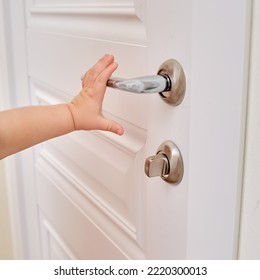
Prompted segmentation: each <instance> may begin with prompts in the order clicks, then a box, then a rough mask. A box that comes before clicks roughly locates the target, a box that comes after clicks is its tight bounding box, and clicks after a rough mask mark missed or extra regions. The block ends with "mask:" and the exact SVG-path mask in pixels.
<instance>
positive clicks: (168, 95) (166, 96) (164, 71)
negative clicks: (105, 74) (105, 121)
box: [107, 59, 186, 105]
mask: <svg viewBox="0 0 260 280" xmlns="http://www.w3.org/2000/svg"><path fill="white" fill-rule="evenodd" d="M107 86H108V87H112V88H115V89H119V90H124V91H129V92H134V93H137V94H140V93H141V94H142V93H144V94H146V93H159V94H160V96H161V98H162V99H163V101H165V102H166V103H168V104H171V105H179V104H180V103H181V102H182V100H183V98H184V95H185V90H186V79H185V74H184V71H183V69H182V67H181V65H180V64H179V63H178V61H176V60H174V59H169V60H167V61H165V62H164V63H163V64H162V65H161V66H160V68H159V70H158V73H157V75H153V76H144V77H138V78H134V79H122V78H113V77H112V78H111V79H109V80H108V82H107Z"/></svg>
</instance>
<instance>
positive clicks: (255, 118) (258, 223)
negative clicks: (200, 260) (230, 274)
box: [239, 0, 260, 259]
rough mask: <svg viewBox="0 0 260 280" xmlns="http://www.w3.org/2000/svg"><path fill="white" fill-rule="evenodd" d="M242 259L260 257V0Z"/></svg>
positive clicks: (251, 85) (252, 72)
mask: <svg viewBox="0 0 260 280" xmlns="http://www.w3.org/2000/svg"><path fill="white" fill-rule="evenodd" d="M251 40H252V41H251V57H250V80H249V99H248V116H247V133H246V150H245V151H246V153H245V170H244V186H243V196H242V208H241V214H242V216H241V230H240V244H239V245H240V246H239V248H240V250H239V258H240V259H260V1H259V0H254V1H253V17H252V38H251Z"/></svg>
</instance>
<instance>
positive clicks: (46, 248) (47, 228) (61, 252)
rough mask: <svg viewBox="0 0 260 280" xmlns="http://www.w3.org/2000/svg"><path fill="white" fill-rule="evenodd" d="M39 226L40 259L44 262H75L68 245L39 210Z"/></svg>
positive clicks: (75, 258) (74, 256)
mask: <svg viewBox="0 0 260 280" xmlns="http://www.w3.org/2000/svg"><path fill="white" fill-rule="evenodd" d="M39 224H40V231H41V236H42V239H41V242H42V258H43V259H46V260H77V259H78V257H77V256H76V255H75V254H74V253H73V252H72V251H71V250H70V248H69V247H68V244H66V242H65V241H64V240H63V238H62V237H61V236H60V235H59V234H58V233H57V231H56V230H55V229H54V227H53V226H52V225H51V224H50V223H49V222H48V220H47V219H46V217H44V215H43V214H42V213H41V212H40V210H39Z"/></svg>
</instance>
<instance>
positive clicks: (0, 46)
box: [0, 0, 13, 259]
mask: <svg viewBox="0 0 260 280" xmlns="http://www.w3.org/2000/svg"><path fill="white" fill-rule="evenodd" d="M4 46H5V45H4V31H3V9H2V0H0V110H1V109H3V103H4V102H3V101H4V98H3V93H4V92H5V91H6V90H7V85H6V71H5V70H6V69H5V67H6V57H5V47H4ZM8 210H9V209H8V199H7V186H6V181H5V172H4V161H1V160H0V259H12V258H13V253H12V242H11V229H10V218H9V211H8Z"/></svg>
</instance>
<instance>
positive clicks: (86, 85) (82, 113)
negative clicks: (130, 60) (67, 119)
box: [68, 55, 124, 135]
mask: <svg viewBox="0 0 260 280" xmlns="http://www.w3.org/2000/svg"><path fill="white" fill-rule="evenodd" d="M116 68H117V63H116V62H115V61H114V57H113V56H112V55H105V56H104V57H102V58H101V59H100V60H99V61H98V62H97V63H96V64H95V65H94V66H93V67H92V68H90V69H89V70H88V71H87V73H86V74H85V76H84V78H83V80H82V90H81V91H80V93H79V94H78V95H77V96H76V97H75V98H74V99H73V100H72V101H71V102H70V103H69V104H68V107H69V109H70V111H71V114H72V117H73V122H74V129H75V130H106V131H111V132H114V133H116V134H118V135H122V134H123V133H124V129H123V127H122V126H121V125H120V124H118V123H117V122H115V121H113V120H109V119H107V118H105V117H104V116H103V115H102V103H103V99H104V95H105V91H106V84H107V81H108V79H109V78H110V77H111V75H112V73H113V72H114V71H115V70H116Z"/></svg>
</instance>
